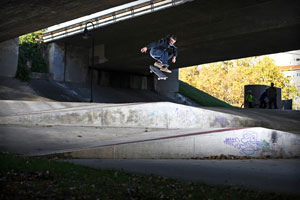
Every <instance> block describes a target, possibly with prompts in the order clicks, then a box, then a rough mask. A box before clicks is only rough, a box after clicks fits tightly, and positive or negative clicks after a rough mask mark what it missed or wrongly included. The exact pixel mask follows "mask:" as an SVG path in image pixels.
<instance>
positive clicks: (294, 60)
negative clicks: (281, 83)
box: [267, 50, 300, 110]
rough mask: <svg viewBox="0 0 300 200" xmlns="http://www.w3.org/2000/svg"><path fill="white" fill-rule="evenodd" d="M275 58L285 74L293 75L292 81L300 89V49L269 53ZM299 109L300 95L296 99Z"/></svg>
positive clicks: (299, 108)
mask: <svg viewBox="0 0 300 200" xmlns="http://www.w3.org/2000/svg"><path fill="white" fill-rule="evenodd" d="M267 56H269V57H270V58H272V59H274V60H275V64H276V65H278V66H279V67H280V70H281V71H282V72H283V73H284V75H285V76H287V77H291V78H292V79H291V80H292V81H293V82H294V83H295V84H296V86H297V87H298V89H300V50H296V51H289V52H284V53H277V54H270V55H267ZM293 103H294V104H297V109H298V110H300V97H298V98H297V99H296V102H293Z"/></svg>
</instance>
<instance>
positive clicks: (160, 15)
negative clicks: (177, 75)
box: [60, 0, 300, 73]
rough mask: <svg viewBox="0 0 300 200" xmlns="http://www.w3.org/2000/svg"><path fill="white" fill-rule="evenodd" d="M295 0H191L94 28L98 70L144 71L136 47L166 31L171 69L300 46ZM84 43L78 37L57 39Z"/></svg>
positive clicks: (299, 5)
mask: <svg viewBox="0 0 300 200" xmlns="http://www.w3.org/2000/svg"><path fill="white" fill-rule="evenodd" d="M299 8H300V1H299V0H243V1H241V0H231V1H224V0H210V1H207V0H197V1H193V2H190V3H186V4H184V5H181V6H177V7H173V8H169V9H166V10H162V11H159V12H155V13H152V14H148V15H144V16H141V17H137V18H134V19H130V20H127V21H123V22H119V23H116V24H113V25H110V26H106V27H103V28H100V29H97V30H96V31H95V32H96V33H95V34H96V43H97V44H104V45H105V57H106V58H107V59H108V60H109V61H108V62H106V63H104V64H101V65H99V66H97V67H98V68H100V69H104V70H116V71H128V72H136V73H148V66H149V64H152V63H153V62H154V61H153V59H151V58H150V56H149V54H142V53H141V52H140V49H141V48H142V47H144V46H145V45H146V44H148V43H150V42H152V41H155V40H158V39H160V38H161V37H163V36H165V35H167V34H168V33H173V34H176V35H177V36H178V42H177V46H178V48H179V55H178V60H177V63H176V64H171V68H173V69H174V68H180V67H186V66H191V65H198V64H202V63H209V62H214V61H221V60H228V59H235V58H242V57H247V56H255V55H263V54H269V53H277V52H283V51H288V50H295V49H300V37H299V36H300V12H299ZM60 42H66V43H69V44H73V45H90V43H87V42H86V41H84V40H83V39H82V38H81V36H80V35H77V36H73V37H69V38H65V39H62V40H61V41H60Z"/></svg>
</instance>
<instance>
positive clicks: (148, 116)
mask: <svg viewBox="0 0 300 200" xmlns="http://www.w3.org/2000/svg"><path fill="white" fill-rule="evenodd" d="M0 124H22V125H72V126H100V127H149V128H166V129H176V128H202V129H205V128H226V127H252V126H268V124H264V123H263V122H261V121H257V120H254V119H251V118H247V117H241V116H238V115H232V114H226V113H222V112H217V111H211V110H207V109H204V108H196V107H190V106H185V105H181V104H175V103H169V102H159V103H138V104H120V105H115V104H113V105H111V106H107V105H98V104H92V105H91V106H83V107H71V108H66V109H60V110H49V111H41V112H32V113H27V114H16V115H10V116H7V115H6V116H2V117H0Z"/></svg>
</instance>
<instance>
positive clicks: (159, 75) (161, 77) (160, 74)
mask: <svg viewBox="0 0 300 200" xmlns="http://www.w3.org/2000/svg"><path fill="white" fill-rule="evenodd" d="M150 73H154V74H155V75H156V76H157V79H158V80H164V81H165V80H167V78H168V77H167V76H166V75H165V74H164V73H163V72H162V71H160V69H158V68H157V67H154V66H153V65H150Z"/></svg>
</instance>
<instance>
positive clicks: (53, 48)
mask: <svg viewBox="0 0 300 200" xmlns="http://www.w3.org/2000/svg"><path fill="white" fill-rule="evenodd" d="M64 51H65V48H64V46H62V45H59V44H57V43H51V44H49V46H48V69H49V73H52V74H53V79H54V80H55V81H64V67H65V66H64V65H65V64H64V55H65V54H64Z"/></svg>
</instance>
